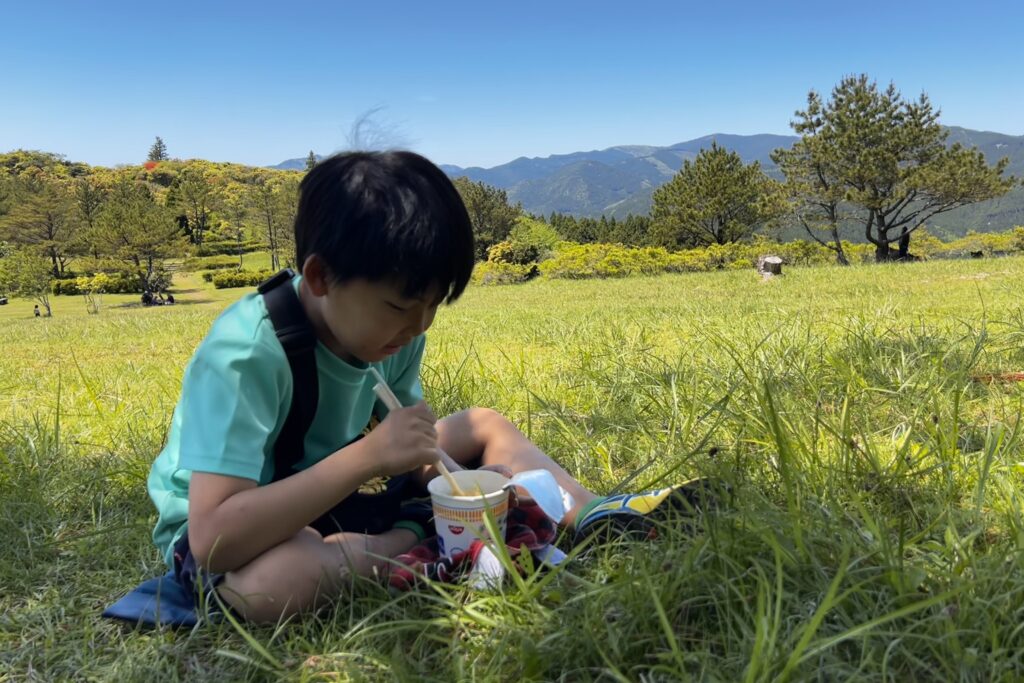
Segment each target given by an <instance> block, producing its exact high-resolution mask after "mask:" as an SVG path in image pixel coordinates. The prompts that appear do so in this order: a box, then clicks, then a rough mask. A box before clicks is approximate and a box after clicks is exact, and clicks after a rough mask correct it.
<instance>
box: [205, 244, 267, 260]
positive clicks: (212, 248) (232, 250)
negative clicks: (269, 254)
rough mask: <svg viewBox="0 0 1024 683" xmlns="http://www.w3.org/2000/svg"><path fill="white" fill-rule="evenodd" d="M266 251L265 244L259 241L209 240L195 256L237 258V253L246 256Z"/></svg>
mask: <svg viewBox="0 0 1024 683" xmlns="http://www.w3.org/2000/svg"><path fill="white" fill-rule="evenodd" d="M267 249H268V247H267V244H266V242H261V241H260V240H243V241H241V242H237V241H235V240H209V241H207V242H203V244H202V245H201V246H200V247H199V248H197V249H196V256H219V255H231V254H234V255H235V257H237V256H238V252H239V251H241V252H242V253H243V254H248V253H251V252H254V251H266V250H267Z"/></svg>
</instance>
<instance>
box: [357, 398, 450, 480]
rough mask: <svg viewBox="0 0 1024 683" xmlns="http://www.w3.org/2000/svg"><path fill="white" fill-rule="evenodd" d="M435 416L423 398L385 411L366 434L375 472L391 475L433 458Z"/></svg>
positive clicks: (435, 442) (435, 454)
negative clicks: (385, 414)
mask: <svg viewBox="0 0 1024 683" xmlns="http://www.w3.org/2000/svg"><path fill="white" fill-rule="evenodd" d="M435 422H437V417H435V416H434V413H433V412H431V410H430V408H428V407H427V404H426V403H425V402H423V401H420V402H419V403H417V404H416V405H414V406H409V407H408V408H398V409H396V410H392V411H391V412H389V413H388V416H387V417H385V418H384V421H383V422H381V423H380V424H379V425H377V428H376V429H374V430H373V431H372V432H370V433H369V435H367V437H366V439H367V440H368V441H370V442H371V443H372V446H373V447H372V448H371V449H370V452H371V457H372V458H374V459H375V461H376V462H375V463H374V465H375V469H376V471H377V473H378V474H379V475H387V476H394V475H397V474H404V473H406V472H408V471H410V470H413V469H416V468H417V467H422V466H423V465H428V464H430V463H432V462H434V461H435V460H437V457H438V455H437V430H436V429H434V423H435Z"/></svg>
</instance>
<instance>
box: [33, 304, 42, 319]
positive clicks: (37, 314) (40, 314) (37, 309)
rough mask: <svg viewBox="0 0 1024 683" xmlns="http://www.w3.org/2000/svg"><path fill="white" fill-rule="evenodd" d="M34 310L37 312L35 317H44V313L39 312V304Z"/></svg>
mask: <svg viewBox="0 0 1024 683" xmlns="http://www.w3.org/2000/svg"><path fill="white" fill-rule="evenodd" d="M32 310H33V311H35V315H36V317H37V318H38V317H40V316H42V313H40V312H39V304H36V305H35V308H33V309H32Z"/></svg>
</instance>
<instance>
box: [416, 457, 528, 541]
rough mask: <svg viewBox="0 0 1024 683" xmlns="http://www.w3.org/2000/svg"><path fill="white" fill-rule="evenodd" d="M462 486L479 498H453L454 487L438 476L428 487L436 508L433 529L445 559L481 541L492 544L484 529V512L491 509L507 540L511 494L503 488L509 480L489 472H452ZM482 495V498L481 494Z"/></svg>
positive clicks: (502, 537) (471, 496)
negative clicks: (475, 541) (474, 542)
mask: <svg viewBox="0 0 1024 683" xmlns="http://www.w3.org/2000/svg"><path fill="white" fill-rule="evenodd" d="M452 476H453V477H455V481H456V482H458V484H459V487H460V488H461V489H462V490H463V491H466V492H467V493H469V492H473V493H474V494H477V495H470V496H453V495H452V489H451V486H449V485H448V482H447V481H445V478H444V477H435V478H433V479H431V480H430V482H429V483H428V484H427V490H428V491H430V500H431V502H432V503H433V505H434V526H435V527H436V528H437V543H438V550H440V551H441V554H442V555H444V556H445V557H451V556H452V555H454V554H455V553H458V552H461V551H464V550H468V549H469V546H470V544H471V543H472V542H473V541H474V540H476V539H478V538H480V539H483V540H484V541H489V540H490V538H489V536H488V533H487V529H486V527H485V526H484V512H485V511H486V510H490V513H491V514H492V515H493V516H494V520H495V521H496V522H497V526H498V529H500V530H501V540H502V541H504V540H505V527H506V520H507V518H508V502H509V492H508V490H507V489H505V488H503V487H504V486H505V485H506V484H508V483H509V479H508V478H507V477H504V476H502V475H500V474H498V473H497V472H490V471H487V470H483V471H480V470H460V471H457V472H452ZM479 493H483V495H482V496H481V495H479Z"/></svg>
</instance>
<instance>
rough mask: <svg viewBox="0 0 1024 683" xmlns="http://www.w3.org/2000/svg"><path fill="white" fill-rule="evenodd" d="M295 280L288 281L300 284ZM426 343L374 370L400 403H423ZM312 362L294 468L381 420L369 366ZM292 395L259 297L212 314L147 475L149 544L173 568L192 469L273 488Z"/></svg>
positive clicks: (333, 359)
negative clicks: (154, 516) (152, 519)
mask: <svg viewBox="0 0 1024 683" xmlns="http://www.w3.org/2000/svg"><path fill="white" fill-rule="evenodd" d="M299 279H300V278H299V277H296V278H295V280H294V281H293V285H294V286H295V287H296V288H298V283H299ZM424 343H425V337H424V336H423V335H420V336H419V337H417V338H416V339H414V340H413V341H412V342H411V343H409V344H408V345H407V346H405V347H403V348H402V349H401V350H400V351H399V352H398V353H396V354H395V355H393V356H390V357H388V358H387V359H385V360H383V361H381V362H380V363H379V364H377V367H378V369H379V370H380V371H381V373H383V375H384V376H385V377H386V378H387V380H388V384H389V385H391V388H392V390H393V391H394V392H395V395H396V396H398V400H399V401H401V403H402V405H412V404H413V403H415V402H416V401H419V400H420V399H422V398H423V390H422V388H421V387H420V381H419V367H420V360H421V359H422V357H423V346H424ZM316 363H317V375H318V379H319V383H320V395H319V400H318V403H317V411H316V416H315V417H314V418H313V424H312V425H311V426H310V428H309V431H308V432H307V433H306V439H305V443H304V446H305V452H304V455H303V458H302V460H300V461H299V463H298V465H297V467H298V468H299V469H305V468H307V467H311V466H312V465H314V464H316V463H317V462H319V461H320V460H322V459H323V458H325V457H327V456H328V455H330V454H331V453H333V452H334V451H336V450H338V449H339V448H342V447H343V446H346V445H348V444H349V443H351V442H352V441H354V440H355V439H356V438H357V437H359V435H360V434H362V433H363V432H364V430H366V429H367V428H368V427H370V426H371V424H370V422H371V419H372V418H373V416H374V414H376V415H379V416H381V417H383V416H384V415H386V414H387V409H386V408H385V407H384V406H383V404H380V403H379V402H378V401H377V397H376V395H375V394H374V393H373V386H374V384H375V383H376V382H375V381H374V379H373V375H372V374H371V373H370V371H369V366H367V365H366V364H365V363H359V362H358V361H357V362H356V364H350V363H347V362H345V361H343V360H342V359H340V358H338V357H337V356H335V355H334V354H333V353H331V351H329V350H328V349H327V347H326V346H324V345H323V344H322V343H319V342H318V343H317V348H316ZM292 390H293V385H292V375H291V369H290V368H289V366H288V359H287V357H286V356H285V353H284V349H283V348H282V347H281V344H280V342H278V340H277V335H276V334H275V332H274V326H273V324H272V323H271V321H270V318H269V316H268V313H267V308H266V306H265V305H264V303H263V297H262V296H261V295H259V294H257V293H253V294H249V295H246V296H245V297H243V298H242V299H241V300H239V301H237V302H235V303H234V304H232V305H231V306H230V307H228V308H227V309H226V310H225V311H224V312H223V313H222V314H221V315H220V317H218V318H217V320H216V321H215V322H214V324H213V327H212V328H211V329H210V332H209V333H208V334H207V336H206V338H205V339H204V340H203V341H202V343H201V344H200V345H199V347H198V348H197V349H196V351H195V354H194V355H193V356H192V360H191V361H190V362H189V364H188V367H187V368H186V369H185V375H184V377H183V378H182V386H181V398H180V399H179V400H178V405H177V406H176V407H175V409H174V417H173V418H172V421H171V429H170V433H169V434H168V437H167V443H166V444H165V446H164V448H163V450H162V451H161V452H160V455H159V456H157V458H156V460H155V461H154V462H153V466H152V468H151V470H150V473H149V480H148V484H147V487H148V489H149V496H150V498H152V499H153V503H154V504H155V505H156V509H157V512H158V513H159V519H158V520H157V523H156V528H155V529H154V530H153V540H154V542H155V543H156V545H157V548H158V549H159V550H160V552H161V554H162V555H163V557H164V560H165V561H166V562H167V563H168V564H169V565H173V549H174V544H175V543H176V542H177V541H178V539H180V538H181V537H182V536H183V535H184V534H185V531H186V530H187V525H188V486H189V480H190V478H191V476H192V472H210V473H213V474H224V475H228V476H232V477H240V478H243V479H251V480H253V481H255V482H257V483H258V484H259V485H260V486H262V485H265V484H268V483H270V481H271V480H272V478H273V474H274V467H273V465H274V443H275V440H276V439H277V435H278V434H279V433H280V431H281V428H282V427H283V426H284V421H285V418H286V417H287V416H288V410H289V407H290V406H291V401H292ZM375 406H376V410H375Z"/></svg>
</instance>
